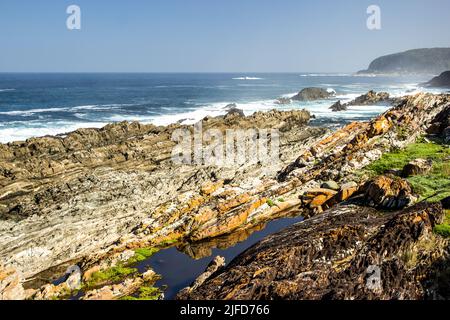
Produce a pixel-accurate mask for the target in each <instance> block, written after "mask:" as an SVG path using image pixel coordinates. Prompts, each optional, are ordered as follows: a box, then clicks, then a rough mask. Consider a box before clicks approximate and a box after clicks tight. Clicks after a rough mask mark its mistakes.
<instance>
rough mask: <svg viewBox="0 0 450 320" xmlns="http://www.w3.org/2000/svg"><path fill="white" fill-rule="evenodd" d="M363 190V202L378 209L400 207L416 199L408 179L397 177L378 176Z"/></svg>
mask: <svg viewBox="0 0 450 320" xmlns="http://www.w3.org/2000/svg"><path fill="white" fill-rule="evenodd" d="M364 191H365V192H364V200H363V201H364V203H365V204H366V205H369V206H371V207H374V208H378V209H387V210H396V209H402V208H404V207H406V206H407V205H409V204H411V203H413V202H414V201H415V200H416V197H415V196H414V195H413V192H412V189H411V186H410V185H409V183H408V181H406V180H404V179H401V178H398V177H389V176H379V177H377V178H375V179H374V180H371V181H369V182H367V183H366V184H365V186H364Z"/></svg>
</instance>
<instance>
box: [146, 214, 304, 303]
mask: <svg viewBox="0 0 450 320" xmlns="http://www.w3.org/2000/svg"><path fill="white" fill-rule="evenodd" d="M302 220H303V218H302V217H301V216H296V217H289V218H280V219H278V220H274V221H271V222H269V223H267V224H266V225H262V226H259V227H255V228H254V229H252V230H246V231H242V232H237V233H234V234H230V235H227V236H224V237H220V238H216V239H212V240H210V241H209V242H202V243H196V244H189V245H184V246H179V247H178V248H176V247H172V248H169V249H165V250H161V251H159V252H158V253H156V254H155V255H153V256H152V257H151V258H149V259H147V260H145V261H143V262H141V263H140V264H139V265H138V266H137V268H138V269H139V271H140V272H143V271H145V270H146V269H147V268H149V267H150V268H152V269H153V270H154V271H155V272H156V273H158V274H159V275H161V276H162V278H161V280H159V281H158V282H157V283H156V284H155V286H157V287H160V288H163V289H164V288H165V290H164V296H165V298H166V299H174V298H175V296H176V294H177V293H178V292H179V291H180V290H181V289H183V288H184V287H187V286H189V285H190V284H191V283H192V282H193V281H194V280H195V279H196V278H197V277H198V276H199V275H200V274H201V273H202V272H203V271H205V269H206V267H207V266H208V264H209V263H210V262H211V261H212V260H213V259H214V257H216V256H218V255H220V256H223V257H225V261H226V263H227V264H228V263H230V262H231V260H232V259H234V258H235V257H236V256H237V255H239V254H240V253H242V252H243V251H245V250H246V249H248V248H249V247H250V246H252V245H254V244H255V243H257V242H258V241H260V240H262V239H263V238H264V237H266V236H268V235H270V234H273V233H275V232H278V231H280V230H282V229H284V228H285V227H288V226H290V225H292V224H294V223H297V222H300V221H302Z"/></svg>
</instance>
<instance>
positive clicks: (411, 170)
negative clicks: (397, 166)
mask: <svg viewBox="0 0 450 320" xmlns="http://www.w3.org/2000/svg"><path fill="white" fill-rule="evenodd" d="M432 167H433V162H432V161H431V160H426V159H415V160H413V161H411V162H409V163H408V164H407V165H405V166H404V167H403V170H402V176H403V177H405V178H406V177H409V176H417V175H421V174H426V173H428V172H430V171H431V168H432Z"/></svg>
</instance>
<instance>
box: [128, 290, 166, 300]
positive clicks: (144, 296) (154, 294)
mask: <svg viewBox="0 0 450 320" xmlns="http://www.w3.org/2000/svg"><path fill="white" fill-rule="evenodd" d="M161 294H162V292H161V290H160V289H158V288H155V287H141V288H139V295H138V296H137V297H133V296H126V297H123V298H121V300H158V299H159V298H160V297H161Z"/></svg>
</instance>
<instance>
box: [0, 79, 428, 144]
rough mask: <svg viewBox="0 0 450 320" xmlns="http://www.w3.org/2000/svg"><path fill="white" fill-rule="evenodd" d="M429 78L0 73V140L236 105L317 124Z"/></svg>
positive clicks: (364, 110) (366, 113)
mask: <svg viewBox="0 0 450 320" xmlns="http://www.w3.org/2000/svg"><path fill="white" fill-rule="evenodd" d="M427 80H428V77H427V78H423V77H422V78H420V77H415V78H406V77H367V76H364V77H363V76H354V75H352V74H311V73H289V74H231V73H217V74H212V73H202V74H187V73H185V74H175V73H165V74H156V73H149V74H139V73H135V74H126V73H118V74H114V73H105V74H89V73H84V74H76V73H74V74H64V73H56V74H50V73H44V74H39V73H30V74H26V73H2V74H0V142H2V143H5V142H10V141H16V140H24V139H27V138H30V137H34V136H44V135H54V134H63V133H67V132H70V131H73V130H75V129H77V128H81V127H101V126H103V125H105V124H107V123H110V122H117V121H123V120H128V121H134V120H137V121H141V122H144V123H155V124H158V125H165V124H169V123H173V122H177V121H184V122H185V123H194V122H195V121H198V120H200V119H202V118H203V117H205V116H206V115H211V116H216V115H222V114H224V113H225V112H226V110H225V109H224V107H225V106H226V105H228V104H230V103H236V104H237V105H238V107H239V108H241V109H243V110H244V112H245V113H246V114H251V113H253V112H255V111H259V110H269V109H274V108H276V109H293V108H299V109H301V108H306V109H308V110H310V111H311V112H312V113H313V114H315V115H316V117H317V119H316V120H314V121H315V123H316V124H320V125H330V126H332V125H340V124H342V123H345V122H349V121H354V120H363V119H368V118H371V117H373V116H375V115H377V114H379V113H381V112H383V111H384V110H385V109H386V107H385V106H374V107H367V106H364V107H363V106H361V107H353V108H351V109H350V110H349V111H347V112H342V113H332V112H331V111H330V110H329V109H328V108H329V106H330V105H331V104H332V103H334V102H335V101H337V100H338V99H341V100H342V101H344V102H345V101H348V100H350V99H353V98H355V97H356V96H358V95H360V94H362V93H365V92H367V91H368V90H371V89H373V90H376V91H388V92H390V93H391V94H393V95H402V94H406V93H411V92H417V91H419V90H422V89H419V88H418V86H417V85H418V84H419V83H421V82H424V81H427ZM311 86H316V87H323V88H327V89H330V90H334V91H336V98H334V99H331V100H325V101H315V102H307V103H293V104H290V105H283V106H281V105H278V104H276V103H275V101H276V99H278V98H280V97H288V96H292V95H294V94H295V93H297V92H298V91H300V90H301V89H302V88H305V87H311Z"/></svg>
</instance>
